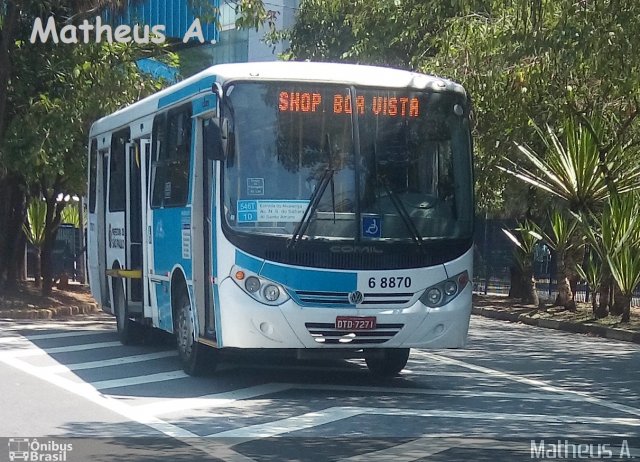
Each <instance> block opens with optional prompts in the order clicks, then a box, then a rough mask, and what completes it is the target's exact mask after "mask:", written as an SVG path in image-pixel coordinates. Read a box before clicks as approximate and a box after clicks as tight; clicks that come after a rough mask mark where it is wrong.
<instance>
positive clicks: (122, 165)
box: [109, 128, 130, 212]
mask: <svg viewBox="0 0 640 462" xmlns="http://www.w3.org/2000/svg"><path fill="white" fill-rule="evenodd" d="M129 136H130V135H129V129H128V128H126V129H124V130H121V131H119V132H116V133H114V134H113V135H112V137H111V156H110V161H109V211H110V212H123V211H124V209H125V180H126V170H125V169H126V162H125V146H126V143H127V142H128V141H129Z"/></svg>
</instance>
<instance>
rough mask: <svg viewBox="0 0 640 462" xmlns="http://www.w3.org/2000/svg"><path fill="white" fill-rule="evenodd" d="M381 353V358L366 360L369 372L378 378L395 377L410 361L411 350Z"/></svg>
mask: <svg viewBox="0 0 640 462" xmlns="http://www.w3.org/2000/svg"><path fill="white" fill-rule="evenodd" d="M379 353H380V354H381V356H378V355H376V356H371V357H369V358H366V359H365V361H366V363H367V367H368V368H369V372H371V373H372V374H373V375H375V376H377V377H395V376H396V375H398V374H399V373H400V371H401V370H402V369H404V366H406V365H407V361H408V360H409V348H389V349H384V350H381V351H380V352H379Z"/></svg>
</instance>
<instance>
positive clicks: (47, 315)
mask: <svg viewBox="0 0 640 462" xmlns="http://www.w3.org/2000/svg"><path fill="white" fill-rule="evenodd" d="M98 311H99V310H98V305H97V304H96V303H85V304H83V305H73V306H58V307H55V308H43V309H38V310H37V309H24V308H22V309H13V310H5V311H0V319H54V318H63V317H67V316H75V315H78V314H93V313H97V312H98Z"/></svg>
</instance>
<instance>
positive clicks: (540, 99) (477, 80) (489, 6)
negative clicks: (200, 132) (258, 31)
mask: <svg viewBox="0 0 640 462" xmlns="http://www.w3.org/2000/svg"><path fill="white" fill-rule="evenodd" d="M638 36H640V4H639V3H637V2H622V3H621V2H618V1H616V0H593V1H589V2H575V1H572V0H560V1H557V2H543V1H542V0H515V1H509V2H505V1H502V0H490V1H470V2H463V1H453V2H432V1H413V0H403V1H391V0H388V1H379V2H366V1H362V0H361V1H356V2H347V1H340V0H325V1H322V0H304V1H302V3H301V5H300V11H299V14H298V18H297V22H296V25H295V26H294V28H293V29H292V30H291V31H290V33H289V35H287V34H285V38H288V39H289V40H290V41H291V47H290V51H289V54H288V55H287V56H288V57H289V58H290V59H308V58H311V59H321V60H342V61H345V60H346V61H351V62H360V63H376V64H383V65H394V66H399V67H405V68H410V69H416V70H420V71H422V72H426V73H429V74H436V75H442V76H445V77H449V78H452V79H454V80H457V81H459V82H461V83H462V84H463V85H464V86H465V87H466V88H467V90H469V92H470V94H471V95H472V97H473V101H474V108H475V109H474V114H475V122H476V123H475V129H474V137H475V141H476V142H475V159H476V162H475V173H476V178H477V179H478V181H477V183H476V197H477V200H478V207H479V208H480V209H481V210H486V211H489V212H492V213H500V214H504V213H507V214H510V215H516V216H517V215H521V214H522V213H523V212H528V213H534V214H535V213H537V211H536V208H539V207H538V203H537V195H536V194H535V193H534V192H532V191H531V190H529V189H528V186H526V185H523V184H521V183H520V182H517V181H514V179H511V178H510V177H509V176H508V175H506V174H500V173H499V172H497V170H498V166H499V165H501V164H502V162H503V159H504V157H505V156H513V155H514V152H513V150H512V146H513V142H519V143H521V144H522V142H523V141H527V143H528V145H529V146H530V147H531V149H533V150H534V151H542V150H543V149H544V145H542V143H541V141H542V140H541V139H540V138H538V136H537V134H536V129H535V127H534V126H533V125H531V124H530V123H529V121H530V119H531V118H535V120H536V122H537V123H538V124H540V125H544V124H549V125H550V126H553V127H558V126H560V125H562V121H563V120H565V119H566V118H567V116H571V115H575V116H576V117H581V116H582V115H587V116H588V115H589V114H594V113H598V114H602V119H603V124H602V125H603V132H602V136H601V138H600V139H599V146H600V148H602V149H604V151H602V152H601V154H604V156H605V157H606V154H607V152H606V148H607V147H609V146H613V144H615V143H616V142H617V140H619V141H621V142H622V144H624V143H625V142H626V141H627V140H629V139H632V137H633V136H635V134H637V133H638V132H639V131H640V127H639V126H638V123H637V121H636V116H637V109H638V104H637V101H638V99H639V97H640V72H638V63H637V62H636V61H633V60H630V59H629V58H628V57H629V56H633V53H634V49H635V48H637V46H636V43H635V41H636V37H638ZM342 37H345V38H346V39H345V40H338V39H339V38H342ZM612 142H613V144H612ZM601 157H602V156H601ZM514 159H515V156H514ZM534 191H535V190H534ZM513 197H517V198H518V199H517V200H513V199H512V198H513ZM520 198H524V199H525V201H524V202H525V205H524V210H523V205H522V203H523V201H522V200H520Z"/></svg>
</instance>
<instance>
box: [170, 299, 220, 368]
mask: <svg viewBox="0 0 640 462" xmlns="http://www.w3.org/2000/svg"><path fill="white" fill-rule="evenodd" d="M174 314H175V317H174V319H175V322H174V329H175V334H176V342H177V344H178V355H179V357H180V361H181V362H182V368H183V369H184V371H185V372H186V373H187V374H189V375H204V374H206V373H211V372H213V371H214V370H215V368H216V365H217V353H218V352H217V350H214V349H213V348H210V347H208V346H206V345H203V344H202V343H199V342H198V341H197V340H196V338H197V333H196V330H195V322H194V318H193V317H194V316H195V314H194V312H193V309H192V308H191V302H190V301H189V295H188V293H187V288H186V287H184V288H182V289H181V290H180V292H179V294H178V295H177V296H176V298H175V301H174Z"/></svg>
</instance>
